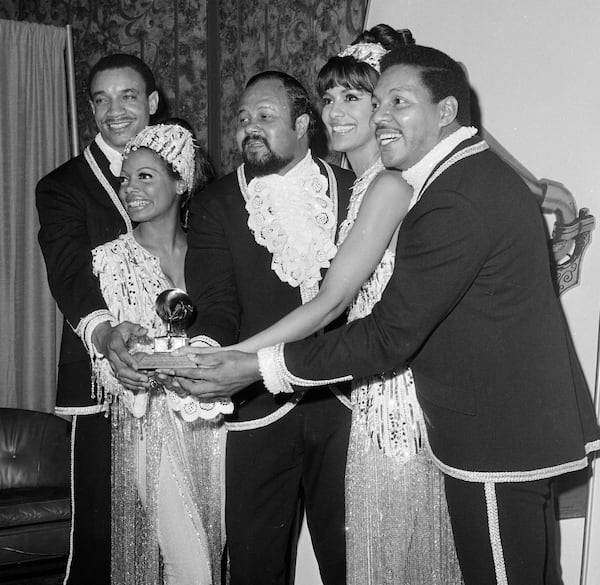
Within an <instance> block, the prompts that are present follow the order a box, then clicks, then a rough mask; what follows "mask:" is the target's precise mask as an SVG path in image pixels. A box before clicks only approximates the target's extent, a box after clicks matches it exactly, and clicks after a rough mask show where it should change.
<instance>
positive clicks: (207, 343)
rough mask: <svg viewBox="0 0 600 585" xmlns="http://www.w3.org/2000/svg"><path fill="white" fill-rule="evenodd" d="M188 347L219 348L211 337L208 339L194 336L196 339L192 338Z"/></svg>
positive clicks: (219, 345) (202, 336) (203, 336)
mask: <svg viewBox="0 0 600 585" xmlns="http://www.w3.org/2000/svg"><path fill="white" fill-rule="evenodd" d="M190 345H193V346H194V347H221V344H220V343H219V342H218V341H215V340H214V339H213V338H212V337H208V335H196V337H192V338H191V339H190Z"/></svg>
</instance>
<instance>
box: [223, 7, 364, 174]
mask: <svg viewBox="0 0 600 585" xmlns="http://www.w3.org/2000/svg"><path fill="white" fill-rule="evenodd" d="M366 6H367V2H366V0H346V1H344V0H342V1H340V0H306V1H304V2H302V1H297V0H296V1H294V2H290V1H289V0H247V1H245V2H243V1H241V2H240V1H238V2H235V1H225V2H223V1H222V2H220V10H219V20H220V32H221V36H220V39H221V40H220V54H221V88H222V94H221V127H222V136H223V138H222V145H221V153H222V161H223V166H224V167H225V168H233V167H234V166H235V165H236V164H239V157H238V154H237V149H236V147H235V143H234V137H233V130H234V128H235V117H236V113H237V99H238V97H239V95H240V94H241V92H242V90H243V86H244V84H245V82H246V81H247V80H248V79H249V78H250V77H252V75H254V74H255V73H257V72H259V71H262V70H265V69H279V70H281V71H285V72H287V73H290V74H291V75H293V76H294V77H296V78H297V79H298V80H299V81H300V82H301V83H302V84H303V85H304V86H305V87H306V88H307V90H309V91H310V92H311V93H313V94H314V81H315V79H316V77H317V73H318V72H319V70H320V69H321V67H322V66H323V65H324V64H325V62H326V61H327V59H329V57H331V56H332V55H335V54H336V53H338V52H339V50H340V48H342V47H344V46H346V45H347V44H349V43H350V41H352V40H353V39H354V37H356V36H357V35H358V33H359V32H361V31H362V28H363V22H364V19H365V13H366Z"/></svg>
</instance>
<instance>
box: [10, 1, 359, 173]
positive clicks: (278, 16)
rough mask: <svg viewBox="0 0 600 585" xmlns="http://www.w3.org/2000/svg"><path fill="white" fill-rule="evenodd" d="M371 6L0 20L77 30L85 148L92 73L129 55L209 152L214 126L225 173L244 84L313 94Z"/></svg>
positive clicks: (86, 6)
mask: <svg viewBox="0 0 600 585" xmlns="http://www.w3.org/2000/svg"><path fill="white" fill-rule="evenodd" d="M208 2H211V3H212V2H216V6H217V7H218V9H217V14H218V16H217V18H218V26H217V27H214V28H209V27H207V10H208ZM366 5H367V0H304V1H299V0H295V1H290V0H102V1H101V2H99V1H98V0H3V1H2V3H1V4H0V18H4V19H12V20H27V21H31V22H39V23H41V24H50V25H56V26H65V25H66V24H71V25H72V27H73V45H74V54H75V71H76V93H77V111H78V126H79V133H80V142H81V144H82V145H85V144H86V143H87V142H89V140H90V139H91V138H92V137H93V136H94V134H95V131H96V130H95V126H94V122H93V120H92V119H91V116H90V115H89V105H88V100H87V94H86V80H87V75H88V73H89V71H90V69H91V67H92V66H93V65H94V63H96V61H97V60H98V59H99V58H100V57H102V56H103V55H106V54H109V53H114V52H125V53H131V54H135V55H137V56H139V57H141V58H142V59H143V60H144V61H145V62H146V63H147V64H148V65H149V66H150V68H151V69H152V70H153V72H154V74H155V76H156V79H157V82H158V84H159V87H160V90H161V94H162V95H161V97H162V106H163V108H164V109H163V110H162V112H161V114H162V115H170V116H180V117H182V118H185V119H186V120H188V122H190V124H192V126H193V127H194V129H195V130H196V134H197V136H198V138H199V139H200V141H201V142H202V143H204V144H205V145H206V142H207V139H208V135H209V132H208V128H209V125H211V126H213V127H214V128H215V131H213V132H212V135H214V136H217V137H218V141H219V143H218V144H215V145H213V149H212V150H211V151H210V154H211V158H212V159H213V162H214V163H215V164H216V166H217V167H218V168H221V170H222V171H223V172H227V171H229V170H232V169H233V167H234V166H235V165H236V164H237V163H238V162H239V161H238V158H237V152H236V147H235V141H234V128H235V116H236V111H237V100H238V99H239V95H240V93H241V91H242V89H243V86H244V84H245V82H246V80H247V79H248V78H249V77H251V76H252V75H253V74H254V73H257V72H258V71H260V70H263V69H266V68H273V69H281V70H284V71H287V72H290V73H291V74H292V75H294V76H296V77H298V78H299V79H300V80H301V81H302V82H303V83H304V84H305V85H306V86H307V88H308V89H309V90H312V85H313V81H314V79H315V77H316V73H317V72H318V70H319V68H320V67H321V66H322V65H323V64H324V62H325V61H326V60H327V59H328V58H329V57H330V56H331V55H333V54H335V53H336V52H337V51H338V50H339V49H340V47H342V46H345V45H346V44H348V43H349V42H350V41H351V40H352V38H353V37H355V36H356V34H358V32H359V31H360V30H362V25H363V21H364V16H365V12H366ZM213 6H215V5H213ZM207 28H209V31H208V35H210V37H207ZM210 39H212V41H211V40H210ZM209 42H212V43H214V45H215V46H217V47H218V55H219V56H218V57H217V58H218V59H219V63H218V68H217V71H218V70H219V69H220V75H219V76H218V77H215V79H214V83H217V84H219V85H220V88H219V89H220V91H219V92H217V93H216V95H218V96H219V97H218V100H219V103H218V104H213V109H212V110H211V111H216V112H220V115H219V116H214V117H213V119H212V120H209V119H208V99H209V98H208V84H209V80H208V76H207V44H208V43H209ZM215 54H217V52H215ZM208 146H209V147H210V145H208Z"/></svg>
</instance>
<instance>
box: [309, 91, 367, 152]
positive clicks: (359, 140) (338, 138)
mask: <svg viewBox="0 0 600 585" xmlns="http://www.w3.org/2000/svg"><path fill="white" fill-rule="evenodd" d="M322 101H323V111H322V113H321V117H322V118H323V122H324V123H325V126H326V127H327V131H328V133H329V137H330V138H331V148H332V149H333V150H336V151H337V152H345V153H352V152H354V151H358V150H362V149H364V148H368V147H369V146H371V147H372V146H374V144H375V133H374V130H373V126H372V125H371V123H370V120H371V110H372V106H371V94H370V93H369V92H367V91H364V90H362V89H354V88H347V87H344V86H342V85H335V86H333V87H331V88H329V89H328V90H327V91H325V93H324V94H323V97H322Z"/></svg>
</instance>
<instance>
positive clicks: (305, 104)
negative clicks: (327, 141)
mask: <svg viewBox="0 0 600 585" xmlns="http://www.w3.org/2000/svg"><path fill="white" fill-rule="evenodd" d="M269 80H276V81H281V83H282V84H283V88H284V89H285V93H286V94H287V96H288V100H289V102H290V113H291V118H292V120H291V122H292V128H295V126H296V120H297V119H298V117H299V116H301V115H302V114H308V117H309V119H310V121H309V124H308V131H307V135H308V139H309V142H310V141H311V140H312V138H313V137H314V136H315V134H316V133H317V121H318V120H319V117H318V116H317V114H316V110H315V107H314V105H313V103H312V101H311V99H310V96H309V95H308V92H307V91H306V89H305V87H304V86H303V85H302V84H301V83H300V82H299V81H298V80H297V79H295V78H294V77H292V76H291V75H288V74H287V73H283V72H282V71H262V72H261V73H257V74H256V75H253V76H252V77H251V78H250V79H249V80H248V82H247V83H246V89H248V88H250V87H251V86H253V85H256V84H257V83H259V82H261V81H269Z"/></svg>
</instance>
